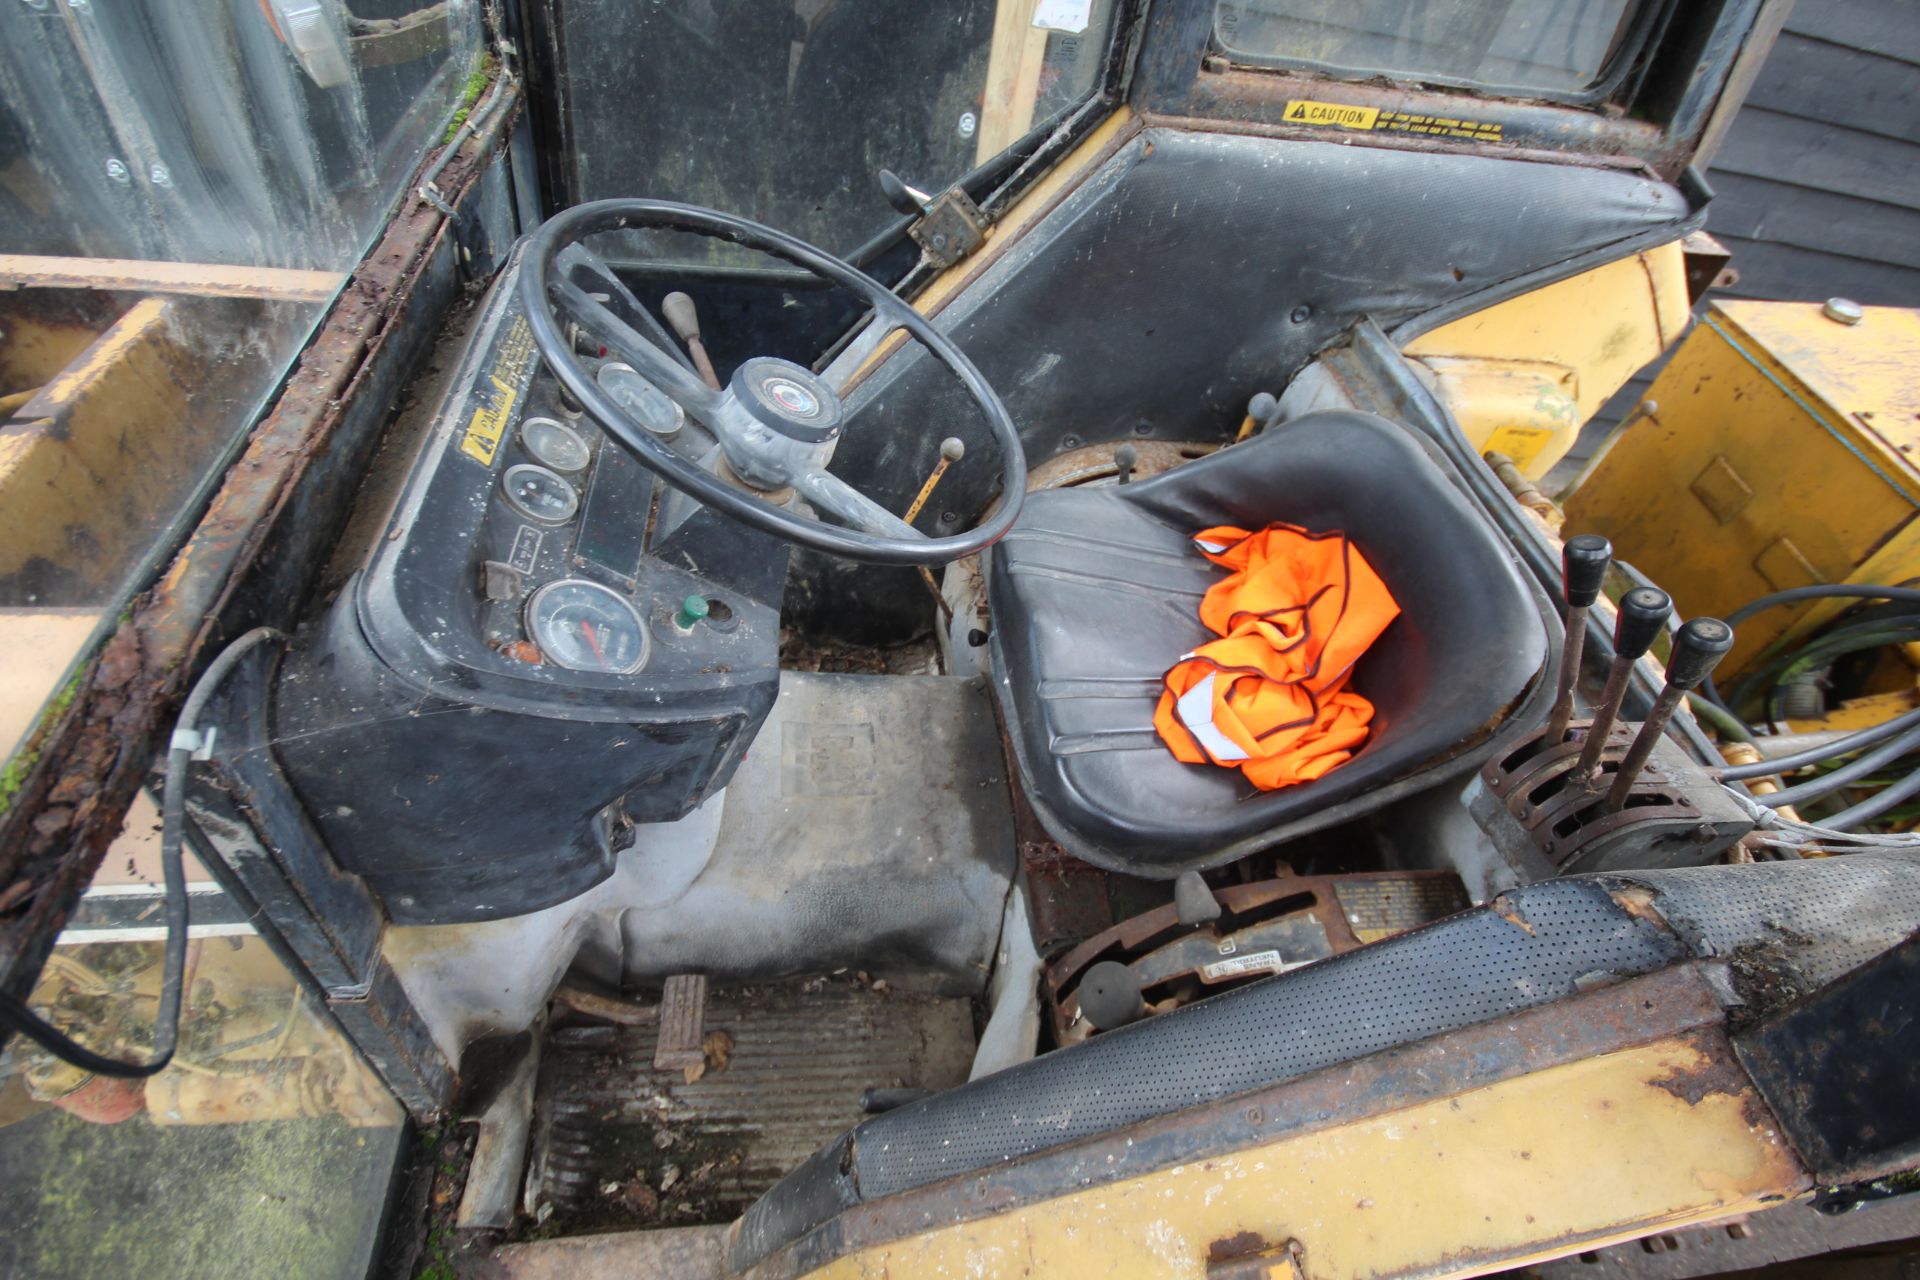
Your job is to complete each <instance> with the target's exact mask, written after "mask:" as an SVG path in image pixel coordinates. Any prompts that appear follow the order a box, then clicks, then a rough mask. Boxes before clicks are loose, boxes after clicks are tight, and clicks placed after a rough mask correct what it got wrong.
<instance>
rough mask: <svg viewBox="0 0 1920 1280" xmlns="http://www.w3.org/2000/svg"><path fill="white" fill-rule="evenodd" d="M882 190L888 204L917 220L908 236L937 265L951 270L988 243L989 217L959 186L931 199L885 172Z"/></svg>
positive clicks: (928, 259) (883, 173) (890, 173)
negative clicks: (957, 263)
mask: <svg viewBox="0 0 1920 1280" xmlns="http://www.w3.org/2000/svg"><path fill="white" fill-rule="evenodd" d="M880 190H881V193H882V194H884V195H885V196H886V197H887V203H888V204H890V205H892V206H893V207H894V208H896V209H898V210H899V211H900V212H901V213H904V214H906V215H907V216H908V217H910V218H912V219H914V222H913V225H912V226H910V227H908V228H907V234H908V235H909V236H912V237H913V242H914V243H915V244H917V245H919V246H920V249H921V252H922V253H924V254H925V255H926V259H927V261H928V262H930V263H932V264H933V265H934V266H936V267H950V266H952V265H953V264H954V263H956V262H958V261H960V259H962V258H964V257H966V256H967V255H968V254H970V253H972V252H973V251H974V250H975V249H978V248H979V247H980V246H981V245H982V244H985V243H986V239H987V215H986V214H984V213H982V212H981V211H980V206H979V205H977V204H975V203H974V202H973V197H972V196H970V195H968V194H967V193H966V192H965V191H963V190H961V189H960V188H959V187H957V186H955V187H948V188H947V189H946V190H945V191H943V192H941V193H940V194H939V195H938V196H929V195H928V194H927V193H926V192H924V191H919V190H916V189H915V188H913V187H910V186H908V185H907V184H906V183H905V182H902V181H901V180H900V177H899V175H898V174H896V173H894V172H893V170H891V169H882V170H881V171H880Z"/></svg>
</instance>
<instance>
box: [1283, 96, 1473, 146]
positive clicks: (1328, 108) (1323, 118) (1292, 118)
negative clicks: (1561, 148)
mask: <svg viewBox="0 0 1920 1280" xmlns="http://www.w3.org/2000/svg"><path fill="white" fill-rule="evenodd" d="M1281 118H1282V119H1284V120H1285V121H1286V122H1287V123H1288V124H1311V125H1322V126H1327V127H1331V128H1336V129H1365V130H1371V131H1373V132H1376V133H1378V132H1387V133H1411V134H1419V135H1421V136H1424V137H1429V138H1465V139H1466V140H1468V141H1470V142H1499V141H1501V140H1502V130H1503V126H1501V125H1498V124H1494V123H1492V122H1490V121H1486V120H1462V119H1459V118H1458V117H1456V116H1437V115H1418V114H1415V113H1413V112H1409V111H1382V110H1381V109H1380V108H1378V107H1356V106H1353V105H1352V104H1350V103H1345V102H1315V101H1312V100H1311V99H1307V98H1295V99H1294V100H1293V101H1291V102H1289V103H1287V110H1286V112H1285V114H1284V115H1283V116H1282V117H1281Z"/></svg>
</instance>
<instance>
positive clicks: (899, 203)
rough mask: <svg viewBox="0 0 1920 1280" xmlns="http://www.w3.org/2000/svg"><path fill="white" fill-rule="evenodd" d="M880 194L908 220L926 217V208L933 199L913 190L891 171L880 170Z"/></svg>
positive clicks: (924, 193) (922, 192)
mask: <svg viewBox="0 0 1920 1280" xmlns="http://www.w3.org/2000/svg"><path fill="white" fill-rule="evenodd" d="M878 176H879V178H880V194H881V195H883V196H885V197H886V198H887V203H888V204H890V205H892V206H893V207H894V208H895V209H897V210H899V211H900V212H901V213H904V214H906V215H907V216H908V217H909V218H924V217H926V216H927V206H928V205H930V204H932V203H933V197H932V196H930V195H928V194H927V193H926V192H924V191H918V190H915V189H914V188H913V187H910V186H908V185H907V184H906V183H905V182H904V181H902V180H901V178H900V175H899V174H897V173H895V172H894V171H893V170H891V169H882V170H881V171H880V173H879V175H878Z"/></svg>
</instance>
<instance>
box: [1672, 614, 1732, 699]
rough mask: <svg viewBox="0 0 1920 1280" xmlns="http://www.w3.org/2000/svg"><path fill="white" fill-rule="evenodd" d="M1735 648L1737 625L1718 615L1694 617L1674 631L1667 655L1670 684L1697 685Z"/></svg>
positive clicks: (1675, 685)
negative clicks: (1734, 637)
mask: <svg viewBox="0 0 1920 1280" xmlns="http://www.w3.org/2000/svg"><path fill="white" fill-rule="evenodd" d="M1731 648H1733V628H1732V627H1730V626H1728V625H1727V624H1726V623H1724V622H1722V621H1720V619H1718V618H1693V619H1691V620H1689V621H1688V622H1686V623H1684V624H1683V625H1682V626H1681V628H1680V630H1679V631H1677V632H1676V633H1674V637H1673V652H1672V653H1670V654H1669V655H1667V687H1668V688H1669V689H1693V688H1697V687H1698V686H1699V684H1700V682H1701V681H1702V680H1705V679H1706V678H1707V677H1708V676H1710V675H1712V674H1713V669H1714V668H1715V667H1717V666H1719V665H1720V659H1722V658H1724V657H1726V656H1727V651H1728V650H1729V649H1731Z"/></svg>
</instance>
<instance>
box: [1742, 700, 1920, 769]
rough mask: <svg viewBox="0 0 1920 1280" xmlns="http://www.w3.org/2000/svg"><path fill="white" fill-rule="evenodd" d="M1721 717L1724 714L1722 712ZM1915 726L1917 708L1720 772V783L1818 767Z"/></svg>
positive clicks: (1919, 722) (1918, 715)
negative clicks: (1845, 734) (1816, 744)
mask: <svg viewBox="0 0 1920 1280" xmlns="http://www.w3.org/2000/svg"><path fill="white" fill-rule="evenodd" d="M1723 714H1724V713H1723ZM1915 725H1920V707H1916V708H1914V709H1913V710H1912V711H1909V712H1907V713H1906V714H1904V715H1898V716H1895V717H1894V718H1893V719H1891V720H1887V721H1883V722H1881V723H1880V724H1876V725H1873V726H1872V727H1871V728H1866V729H1862V730H1860V731H1859V732H1858V733H1850V734H1848V735H1847V736H1846V737H1844V738H1835V739H1834V740H1833V741H1832V742H1828V743H1823V744H1822V745H1820V746H1817V747H1808V748H1807V749H1806V750H1805V751H1796V752H1794V753H1793V754H1791V755H1784V756H1779V757H1777V758H1775V759H1772V760H1759V761H1755V762H1754V763H1753V764H1738V765H1734V766H1732V767H1731V768H1727V769H1722V770H1721V771H1720V781H1722V782H1744V781H1745V780H1746V779H1748V778H1767V777H1772V776H1773V775H1774V774H1776V773H1792V772H1793V771H1794V770H1795V769H1804V768H1806V767H1807V766H1808V765H1810V764H1819V763H1820V762H1821V761H1822V760H1834V759H1837V758H1839V757H1840V756H1850V755H1852V754H1853V753H1854V752H1856V751H1864V750H1866V749H1867V748H1868V747H1870V746H1872V745H1873V744H1874V743H1876V742H1885V741H1886V740H1887V739H1888V738H1891V737H1892V736H1893V735H1894V734H1896V733H1899V732H1900V731H1901V730H1902V729H1906V728H1909V727H1912V726H1915Z"/></svg>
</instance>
